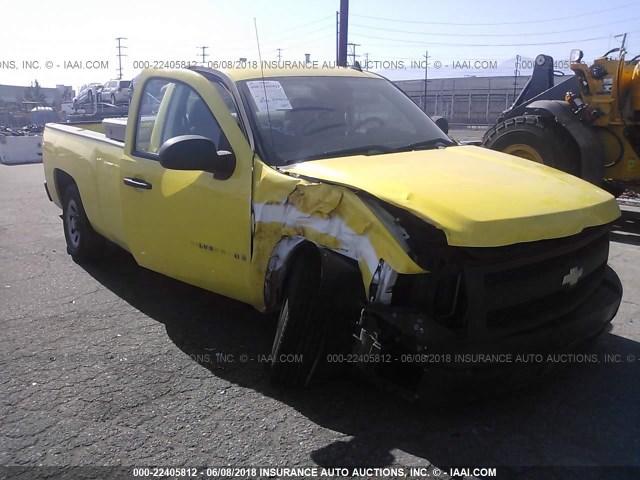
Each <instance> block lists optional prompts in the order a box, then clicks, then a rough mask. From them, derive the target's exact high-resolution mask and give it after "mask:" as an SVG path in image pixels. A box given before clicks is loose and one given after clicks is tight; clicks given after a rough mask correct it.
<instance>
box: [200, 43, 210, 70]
mask: <svg viewBox="0 0 640 480" xmlns="http://www.w3.org/2000/svg"><path fill="white" fill-rule="evenodd" d="M198 48H199V49H201V50H202V53H201V54H200V55H201V56H202V65H204V64H205V63H206V58H207V57H208V56H209V54H208V53H206V52H207V48H209V47H207V46H206V45H203V46H201V47H198Z"/></svg>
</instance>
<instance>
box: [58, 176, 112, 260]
mask: <svg viewBox="0 0 640 480" xmlns="http://www.w3.org/2000/svg"><path fill="white" fill-rule="evenodd" d="M62 198H63V201H62V225H63V229H64V238H65V240H66V242H67V253H68V254H69V255H71V256H72V257H73V259H74V260H76V261H78V262H83V261H88V260H94V259H96V258H98V257H99V256H100V255H101V253H102V249H103V246H104V245H103V241H102V237H101V236H100V235H99V234H98V233H96V231H95V230H94V229H93V227H92V226H91V223H89V219H88V218H87V214H86V213H85V210H84V206H83V205H82V200H81V198H80V192H79V191H78V187H77V186H76V185H75V184H71V185H69V186H68V187H67V189H66V190H65V192H64V195H63V197H62Z"/></svg>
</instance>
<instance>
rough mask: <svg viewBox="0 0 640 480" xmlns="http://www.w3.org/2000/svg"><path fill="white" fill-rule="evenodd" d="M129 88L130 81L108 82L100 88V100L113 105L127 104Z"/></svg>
mask: <svg viewBox="0 0 640 480" xmlns="http://www.w3.org/2000/svg"><path fill="white" fill-rule="evenodd" d="M130 88H131V81H130V80H109V81H108V82H107V83H105V84H104V86H103V87H102V92H101V93H100V100H101V101H102V102H106V103H111V104H113V105H119V104H121V103H129V99H130Z"/></svg>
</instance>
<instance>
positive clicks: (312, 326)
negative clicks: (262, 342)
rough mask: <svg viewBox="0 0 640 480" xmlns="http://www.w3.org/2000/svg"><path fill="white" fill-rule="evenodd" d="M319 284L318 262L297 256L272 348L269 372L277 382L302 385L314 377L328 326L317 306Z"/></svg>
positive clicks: (288, 278) (289, 278)
mask: <svg viewBox="0 0 640 480" xmlns="http://www.w3.org/2000/svg"><path fill="white" fill-rule="evenodd" d="M319 287H320V264H319V261H318V262H313V261H307V260H306V259H305V260H304V261H303V260H300V259H298V261H296V263H295V264H294V265H293V266H292V270H291V272H290V274H289V275H288V277H287V285H286V289H285V293H284V297H283V301H282V307H281V309H280V316H279V317H278V328H277V331H276V335H275V338H274V340H273V347H272V349H271V362H270V364H269V373H270V377H271V380H272V381H273V382H274V383H277V384H280V385H287V386H296V387H301V386H306V385H308V384H309V382H310V380H311V378H312V377H313V373H314V371H315V369H316V366H317V365H318V363H319V361H320V356H321V355H322V352H323V346H324V343H325V331H326V328H325V327H326V325H327V323H326V321H325V319H324V318H322V313H321V312H320V309H319V308H318V305H317V298H318V290H319ZM286 356H289V357H294V356H297V357H298V358H289V359H286V358H285V357H286Z"/></svg>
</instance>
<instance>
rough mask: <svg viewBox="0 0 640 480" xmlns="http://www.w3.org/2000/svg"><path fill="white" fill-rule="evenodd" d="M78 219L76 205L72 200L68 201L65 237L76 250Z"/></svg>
mask: <svg viewBox="0 0 640 480" xmlns="http://www.w3.org/2000/svg"><path fill="white" fill-rule="evenodd" d="M78 217H79V211H78V205H76V202H75V201H74V200H70V201H69V204H68V205H67V218H66V220H67V237H68V238H69V243H70V244H71V245H73V247H74V248H78V246H79V245H80V222H79V220H78Z"/></svg>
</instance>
